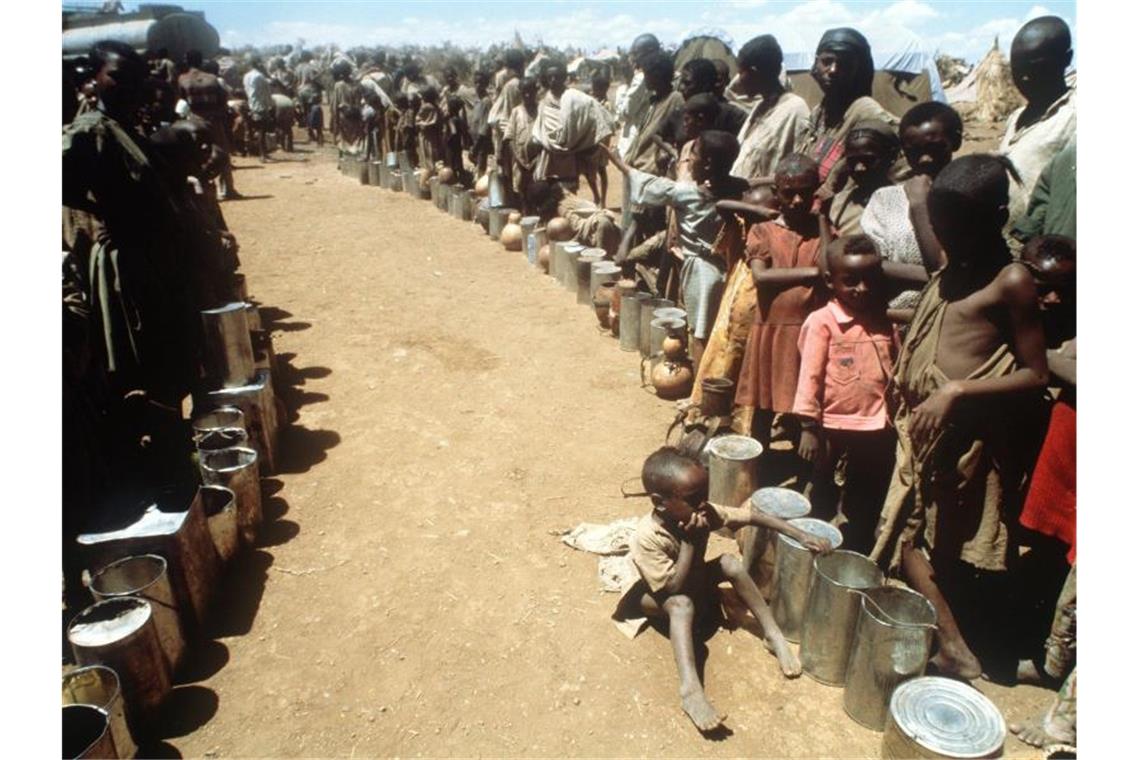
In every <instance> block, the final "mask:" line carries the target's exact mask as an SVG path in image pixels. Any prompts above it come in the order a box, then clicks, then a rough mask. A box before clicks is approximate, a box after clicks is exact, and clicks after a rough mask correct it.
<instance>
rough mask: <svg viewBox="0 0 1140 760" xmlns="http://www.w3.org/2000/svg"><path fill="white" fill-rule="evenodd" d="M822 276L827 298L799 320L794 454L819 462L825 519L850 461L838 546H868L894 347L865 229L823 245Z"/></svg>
mask: <svg viewBox="0 0 1140 760" xmlns="http://www.w3.org/2000/svg"><path fill="white" fill-rule="evenodd" d="M824 281H825V282H826V283H827V284H828V285H829V286H830V287H831V292H832V298H831V300H830V301H829V302H828V303H827V305H826V306H824V307H823V308H822V309H817V310H816V311H813V312H812V313H811V314H810V315H809V316H808V318H807V321H806V322H804V326H803V329H801V330H800V342H799V347H800V378H799V383H798V385H797V387H796V400H795V405H794V407H793V411H794V412H795V413H796V415H798V416H799V418H800V423H801V428H802V430H803V433H802V434H801V436H800V447H799V454H800V456H801V457H802V458H803V459H804V460H805V461H807V462H808V463H810V464H813V465H815V477H814V478H813V482H812V491H811V502H812V514H813V515H814V516H815V517H820V518H823V519H830V518H831V517H833V516H834V515H835V513H836V508H837V507H838V505H839V503H840V493H839V489H838V488H837V487H836V485H835V469H836V465H837V464H838V463H839V462H840V460H841V459H843V460H845V461H846V463H847V464H846V469H845V474H846V477H845V479H844V485H843V489H842V503H843V510H842V514H843V518H844V522H843V524H842V525H841V526H840V527H841V530H842V531H843V547H844V548H846V549H850V550H852V551H856V552H860V553H862V554H866V553H867V552H869V551H871V547H873V546H874V545H875V526H876V525H877V524H878V521H879V510H880V509H881V508H882V506H883V498H884V497H885V496H886V495H887V485H888V484H889V483H890V480H891V470H892V469H893V468H894V463H895V434H894V430H893V429H892V428H891V426H890V420H889V419H888V416H887V400H886V395H887V383H888V382H889V380H890V377H891V371H892V365H893V362H894V357H895V353H896V340H895V334H894V329H893V328H892V327H891V325H890V323H889V322H888V321H887V315H886V312H887V301H886V290H885V283H884V275H883V267H882V258H881V257H880V256H879V252H878V251H877V250H876V249H875V244H874V243H873V242H871V239H870V238H868V237H867V236H866V235H854V236H851V237H841V238H837V239H836V240H833V241H831V243H830V244H829V245H828V246H827V272H826V273H825V274H824Z"/></svg>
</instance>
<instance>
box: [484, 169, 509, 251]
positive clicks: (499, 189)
mask: <svg viewBox="0 0 1140 760" xmlns="http://www.w3.org/2000/svg"><path fill="white" fill-rule="evenodd" d="M487 198H488V199H489V200H490V201H491V208H499V207H500V206H502V205H503V204H504V203H506V202H507V196H506V193H504V192H503V178H502V177H501V176H500V175H499V172H498V171H497V170H495V169H491V170H490V171H489V172H487ZM491 237H493V238H495V240H498V239H499V236H498V235H492V236H491Z"/></svg>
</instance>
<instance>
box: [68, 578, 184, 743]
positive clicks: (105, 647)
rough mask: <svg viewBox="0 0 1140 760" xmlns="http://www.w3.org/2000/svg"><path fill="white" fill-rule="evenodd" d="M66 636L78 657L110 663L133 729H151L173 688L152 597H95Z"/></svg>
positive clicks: (90, 662)
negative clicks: (163, 702) (150, 600)
mask: <svg viewBox="0 0 1140 760" xmlns="http://www.w3.org/2000/svg"><path fill="white" fill-rule="evenodd" d="M67 640H68V641H69V642H70V643H71V649H72V652H74V653H75V661H76V662H77V663H79V664H80V665H106V666H107V667H109V668H111V669H112V670H114V671H115V673H116V674H118V676H119V684H120V685H121V687H122V689H123V705H124V711H125V714H126V717H127V723H128V725H129V726H130V727H131V732H132V733H133V734H134V735H135V736H141V735H142V734H144V733H146V732H147V729H148V728H149V727H150V726H151V725H152V724H151V721H153V720H154V718H155V716H156V715H157V713H158V708H159V706H160V705H161V704H162V700H163V699H165V698H166V695H167V694H168V693H170V663H168V662H167V661H166V655H164V654H163V652H162V644H160V643H159V640H158V630H157V629H156V628H155V624H154V616H153V612H152V611H151V605H150V602H148V601H147V600H145V599H139V598H138V597H133V596H124V597H119V598H116V599H107V600H106V601H102V602H96V603H95V604H93V605H91V606H90V607H88V608H87V609H85V610H83V612H80V613H79V614H78V615H76V616H75V619H74V620H72V621H71V624H70V625H68V627H67Z"/></svg>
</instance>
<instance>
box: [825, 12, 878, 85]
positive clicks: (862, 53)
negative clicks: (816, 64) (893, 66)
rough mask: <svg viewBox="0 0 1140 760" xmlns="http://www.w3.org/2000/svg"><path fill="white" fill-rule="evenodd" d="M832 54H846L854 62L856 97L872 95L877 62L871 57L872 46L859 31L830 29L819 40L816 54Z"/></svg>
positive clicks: (846, 28) (844, 28)
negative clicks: (855, 69) (872, 83)
mask: <svg viewBox="0 0 1140 760" xmlns="http://www.w3.org/2000/svg"><path fill="white" fill-rule="evenodd" d="M824 52H831V53H846V54H848V55H850V56H851V57H852V58H853V59H854V61H855V66H856V68H857V71H856V73H855V77H854V79H853V84H852V89H853V91H854V94H855V96H856V97H860V96H863V95H870V94H871V82H872V80H873V79H874V78H875V61H874V59H873V58H872V57H871V44H870V43H869V42H867V38H866V37H864V36H863V35H862V34H861V33H860V32H859V31H857V30H855V29H851V28H850V27H840V28H838V29H828V30H827V31H826V32H824V33H823V36H822V37H820V38H819V45H817V46H816V49H815V54H816V55H819V54H820V53H824Z"/></svg>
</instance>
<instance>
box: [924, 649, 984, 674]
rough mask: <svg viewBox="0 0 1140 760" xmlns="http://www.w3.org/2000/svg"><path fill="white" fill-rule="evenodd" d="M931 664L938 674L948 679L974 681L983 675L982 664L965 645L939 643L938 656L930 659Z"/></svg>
mask: <svg viewBox="0 0 1140 760" xmlns="http://www.w3.org/2000/svg"><path fill="white" fill-rule="evenodd" d="M930 664H931V665H933V666H934V668H935V669H937V671H938V674H939V675H942V676H946V677H947V678H960V679H962V680H963V681H973V680H974V679H975V678H978V677H980V676H981V675H982V663H980V662H978V658H977V657H975V656H974V653H973V652H971V651H970V650H969V648H967V647H966V646H965V644H958V643H954V644H949V645H947V644H944V643H942V642H939V649H938V654H936V655H934V656H933V657H931V658H930Z"/></svg>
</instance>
